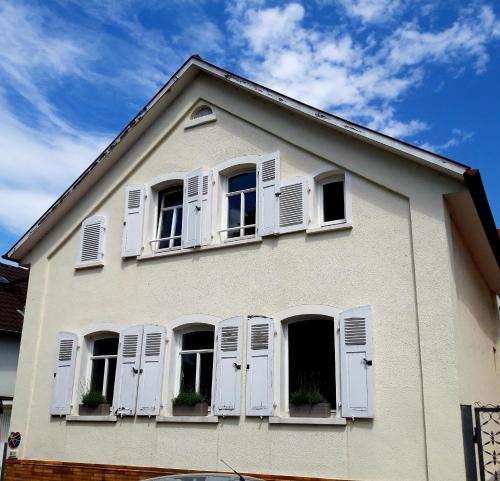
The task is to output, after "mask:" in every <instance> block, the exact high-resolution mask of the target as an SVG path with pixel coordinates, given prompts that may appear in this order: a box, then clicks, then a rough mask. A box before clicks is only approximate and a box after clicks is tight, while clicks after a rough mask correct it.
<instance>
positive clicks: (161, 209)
mask: <svg viewBox="0 0 500 481" xmlns="http://www.w3.org/2000/svg"><path fill="white" fill-rule="evenodd" d="M167 190H169V191H170V192H171V193H174V192H178V191H180V192H181V193H182V202H181V204H180V205H177V206H174V207H165V208H164V207H163V206H162V203H163V196H162V195H161V194H162V193H163V192H165V191H167ZM156 195H157V202H156V235H155V238H154V239H152V240H151V241H150V242H151V246H152V249H153V251H154V252H167V251H173V250H177V249H181V248H182V234H183V232H182V228H181V235H179V236H176V235H175V226H176V222H177V216H178V211H179V208H180V209H183V208H184V185H183V184H173V185H171V186H168V187H165V188H164V189H161V190H158V192H157V194H156ZM167 210H172V211H173V214H172V226H171V227H170V236H169V237H163V238H160V237H159V236H160V229H161V223H162V220H163V215H164V212H165V211H167ZM182 216H183V213H181V222H182V221H183V217H182ZM174 221H175V222H174ZM172 233H173V234H174V235H173V236H172ZM176 239H180V242H181V245H179V246H176V245H174V243H175V240H176ZM166 240H168V243H169V246H168V247H162V248H160V247H157V248H155V247H154V245H155V243H156V245H158V246H159V245H160V243H161V242H162V241H166Z"/></svg>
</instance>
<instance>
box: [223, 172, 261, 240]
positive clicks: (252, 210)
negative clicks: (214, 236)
mask: <svg viewBox="0 0 500 481" xmlns="http://www.w3.org/2000/svg"><path fill="white" fill-rule="evenodd" d="M256 190H257V176H256V172H255V170H251V171H245V172H241V173H237V174H235V175H232V176H229V177H228V178H227V192H226V195H225V196H226V200H225V202H226V209H227V217H226V220H227V224H226V229H224V230H225V231H226V232H227V237H228V239H232V238H241V237H245V236H254V235H255V227H256V213H257V199H256V195H257V194H256Z"/></svg>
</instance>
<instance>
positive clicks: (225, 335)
mask: <svg viewBox="0 0 500 481" xmlns="http://www.w3.org/2000/svg"><path fill="white" fill-rule="evenodd" d="M221 350H222V351H223V352H230V351H237V350H238V327H237V326H227V327H223V328H222V329H221Z"/></svg>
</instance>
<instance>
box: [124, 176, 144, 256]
mask: <svg viewBox="0 0 500 481" xmlns="http://www.w3.org/2000/svg"><path fill="white" fill-rule="evenodd" d="M144 200H145V189H144V186H143V185H137V184H136V185H127V187H126V188H125V214H124V218H123V239H122V257H136V256H138V255H140V254H141V251H142V228H143V222H144Z"/></svg>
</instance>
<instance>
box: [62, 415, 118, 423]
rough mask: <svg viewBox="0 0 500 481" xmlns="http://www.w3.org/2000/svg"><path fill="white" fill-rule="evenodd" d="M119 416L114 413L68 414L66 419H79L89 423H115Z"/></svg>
mask: <svg viewBox="0 0 500 481" xmlns="http://www.w3.org/2000/svg"><path fill="white" fill-rule="evenodd" d="M116 420H117V417H116V416H114V415H109V416H66V421H79V422H82V421H83V422H89V423H114V422H116Z"/></svg>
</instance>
